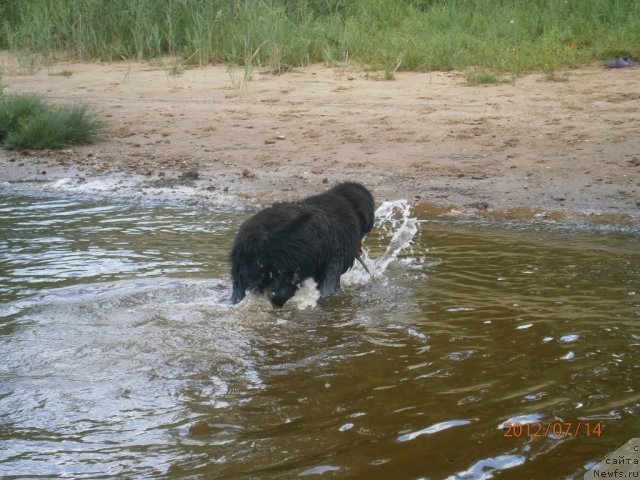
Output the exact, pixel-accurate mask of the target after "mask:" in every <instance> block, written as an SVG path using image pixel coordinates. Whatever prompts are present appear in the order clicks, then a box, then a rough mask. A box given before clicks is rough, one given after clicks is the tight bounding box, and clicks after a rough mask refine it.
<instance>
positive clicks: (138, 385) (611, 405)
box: [0, 197, 640, 479]
mask: <svg viewBox="0 0 640 480" xmlns="http://www.w3.org/2000/svg"><path fill="white" fill-rule="evenodd" d="M245 215H246V214H245V213H241V212H211V211H209V212H208V211H195V210H189V209H184V208H182V209H181V208H168V207H158V206H149V205H147V206H144V205H139V206H128V205H122V204H117V203H108V202H95V201H79V200H68V199H66V200H65V199H44V198H38V199H36V198H28V197H5V198H3V201H2V202H0V225H1V226H2V229H1V230H0V232H1V233H0V255H2V257H3V263H2V266H1V267H0V268H1V269H2V270H1V271H0V282H1V283H2V286H3V288H2V302H3V303H2V307H1V311H0V313H1V314H2V318H1V320H0V322H1V323H0V355H1V356H2V358H3V361H2V364H1V365H0V443H1V445H2V448H1V449H0V475H2V476H11V477H18V478H20V477H29V478H32V477H37V476H52V477H74V478H115V477H135V478H183V477H189V478H292V477H297V476H301V477H303V478H307V477H308V478H317V477H323V478H325V477H326V478H332V477H337V478H399V479H403V478H407V479H416V478H429V479H439V478H459V479H467V478H474V479H479V478H493V477H496V478H582V475H583V473H584V470H585V468H586V467H588V466H589V465H591V464H593V463H594V462H596V461H597V460H599V459H600V458H602V457H603V456H604V455H606V454H607V453H609V452H611V451H612V450H614V449H615V448H616V447H617V446H618V445H620V444H621V443H623V442H625V441H627V440H629V439H630V438H632V437H634V436H638V431H639V427H640V420H639V413H640V392H639V387H640V385H639V380H638V379H639V378H640V375H639V373H640V372H639V365H640V353H639V349H638V345H639V344H640V328H639V327H638V325H639V323H638V322H639V321H640V250H639V249H638V247H637V245H638V235H637V232H636V233H634V232H628V233H610V232H603V231H595V230H594V229H590V228H588V227H584V228H583V227H581V228H578V227H571V228H569V227H566V226H565V225H549V224H541V225H526V226H525V225H517V224H515V223H513V222H511V223H509V224H500V223H487V224H484V225H479V224H467V225H465V224H464V223H461V222H451V221H443V220H438V219H435V218H432V219H428V220H424V221H421V222H419V224H417V226H418V233H417V234H416V235H415V236H414V237H413V243H412V245H411V247H409V248H404V249H401V248H400V247H397V248H391V249H389V250H388V248H387V247H388V246H389V243H390V241H391V237H392V236H393V235H394V234H397V233H402V232H403V231H404V232H405V233H406V232H407V231H408V230H407V229H408V227H407V225H406V224H403V221H406V217H403V216H402V215H399V217H397V218H396V221H395V223H394V222H388V221H387V222H381V223H380V224H379V225H378V226H377V228H376V229H375V230H374V232H373V234H372V235H371V236H370V237H369V238H367V240H366V242H365V247H366V248H367V249H368V254H369V257H370V258H369V259H368V262H369V264H370V266H371V267H372V268H373V270H374V271H375V272H376V278H375V279H374V280H371V279H369V278H367V276H366V275H365V274H364V273H363V272H360V271H357V272H355V273H350V274H348V275H347V276H346V277H345V279H344V282H343V283H344V288H343V290H342V291H341V292H340V293H339V294H338V295H336V296H335V297H333V298H331V299H329V300H327V301H324V302H320V303H319V304H316V302H315V300H314V298H313V296H312V295H311V293H310V292H311V291H312V290H305V291H304V292H302V294H301V295H299V296H297V297H298V298H296V299H295V301H293V302H291V303H290V304H287V306H285V308H284V309H281V310H277V309H272V308H271V307H270V306H269V305H268V303H267V302H266V301H264V299H249V300H248V301H246V302H244V303H243V304H241V305H240V306H238V307H231V306H229V305H228V304H226V303H225V300H226V299H227V298H228V296H229V286H228V273H227V272H228V264H227V259H226V255H227V253H226V252H227V251H228V248H229V245H230V242H231V240H232V237H233V234H234V231H235V228H237V225H238V224H239V222H240V221H241V220H242V218H244V216H245ZM600 230H602V229H600ZM411 233H412V232H409V234H408V236H409V237H411V235H410V234H411ZM385 250H388V251H389V252H390V253H393V254H397V258H394V257H393V256H391V257H389V260H390V263H389V265H388V267H387V268H384V266H383V265H382V262H381V257H382V256H383V254H384V252H385ZM305 304H311V305H314V306H311V307H307V308H303V307H304V305H305ZM505 422H510V423H512V424H517V425H520V428H521V430H517V429H516V428H513V429H505V428H504V424H505ZM578 423H580V428H578ZM569 424H570V427H568V425H569ZM587 424H588V427H587ZM547 425H549V426H550V429H549V431H547V430H546V429H547ZM558 425H560V426H561V428H563V430H562V431H561V432H560V435H556V436H554V435H553V430H554V428H555V429H556V432H558ZM577 428H578V429H577ZM587 428H589V429H590V431H589V436H587V431H586V429H587ZM568 429H570V430H569V431H567V430H568ZM576 429H577V434H576ZM536 434H537V435H536Z"/></svg>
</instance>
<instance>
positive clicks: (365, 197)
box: [329, 182, 374, 235]
mask: <svg viewBox="0 0 640 480" xmlns="http://www.w3.org/2000/svg"><path fill="white" fill-rule="evenodd" d="M329 192H330V193H333V194H334V195H340V196H341V197H343V198H345V199H346V200H347V201H348V202H349V203H350V204H351V205H353V208H354V209H355V211H356V213H357V215H358V219H359V220H360V227H361V228H362V234H363V235H364V234H365V233H369V232H370V231H371V229H372V228H373V222H374V208H373V195H371V192H369V190H367V189H366V187H364V186H363V185H360V184H359V183H356V182H343V183H339V184H338V185H336V186H335V187H332V188H331V189H329Z"/></svg>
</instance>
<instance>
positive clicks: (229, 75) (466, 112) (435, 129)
mask: <svg viewBox="0 0 640 480" xmlns="http://www.w3.org/2000/svg"><path fill="white" fill-rule="evenodd" d="M1 59H2V68H3V72H4V76H3V85H4V91H5V93H18V92H20V93H23V92H25V93H39V94H42V95H45V96H46V97H47V99H49V100H50V101H51V102H54V103H70V102H77V101H82V102H85V103H87V104H89V105H90V106H91V107H92V108H93V109H94V110H95V111H96V112H97V113H98V114H99V115H100V116H101V117H104V118H105V119H106V120H107V121H108V127H107V131H106V134H105V138H104V140H103V141H101V142H100V143H97V144H94V145H89V146H82V147H73V148H71V149H68V150H64V151H59V152H56V151H46V152H22V153H17V152H8V151H4V150H0V181H2V182H8V183H9V184H10V185H12V186H14V187H18V188H21V187H29V188H36V189H41V190H57V191H60V190H63V191H78V192H95V193H107V194H129V195H142V196H156V197H161V198H165V197H166V198H167V199H169V200H170V199H171V198H172V197H176V198H178V197H181V198H190V199H192V200H193V201H195V202H202V203H209V204H217V203H225V204H226V203H238V202H239V203H242V204H252V205H253V204H264V203H269V202H271V201H274V200H282V199H292V198H297V197H300V196H302V195H306V194H308V193H313V192H317V191H320V190H322V189H324V188H325V187H326V186H327V185H330V184H332V183H334V182H336V181H340V180H346V179H349V180H356V181H360V182H362V183H364V184H366V185H367V186H369V187H370V188H371V189H372V190H373V192H374V195H375V196H376V199H377V200H378V201H379V202H381V201H383V200H386V199H397V198H407V199H409V200H411V201H413V202H414V203H416V204H421V205H422V208H423V209H425V210H429V211H434V212H436V213H448V214H465V215H472V216H473V215H483V216H484V215H487V214H493V215H497V216H500V215H513V216H518V215H523V216H527V215H550V216H553V215H556V216H558V215H559V216H562V215H566V214H580V215H585V216H591V217H594V218H595V217H599V216H603V215H604V216H608V217H610V218H615V219H617V220H616V221H620V222H631V223H634V224H638V222H640V220H639V213H638V212H639V211H640V116H639V115H638V112H639V111H640V82H638V75H639V73H640V69H639V68H630V69H619V70H607V69H604V68H602V67H600V66H599V65H596V66H593V67H589V68H584V69H580V70H572V71H568V72H560V73H556V75H555V79H549V78H547V77H545V75H543V74H532V75H527V76H523V77H519V78H517V79H516V80H515V83H502V84H498V85H485V86H469V85H467V84H466V80H465V75H464V73H462V72H433V73H413V72H406V73H397V74H396V79H395V80H392V81H382V80H380V79H379V77H378V76H377V75H376V74H375V73H371V72H366V71H364V70H362V69H360V68H357V67H348V68H332V67H327V66H325V65H312V66H309V67H308V68H304V69H293V70H291V71H289V72H287V73H285V74H282V75H279V76H273V75H269V74H267V73H266V72H264V73H262V72H260V71H259V70H258V69H257V68H256V69H254V71H253V72H252V76H251V79H250V80H249V81H246V82H245V81H244V79H243V71H242V70H238V71H229V70H228V68H227V67H225V66H208V67H204V68H190V69H184V70H181V71H180V73H179V74H178V75H174V74H173V73H174V72H173V68H172V64H171V63H168V61H164V62H152V63H130V62H122V63H109V64H102V63H57V64H53V65H49V66H42V67H39V68H35V69H29V70H28V71H27V70H25V69H24V68H21V67H20V64H19V62H17V60H15V59H12V57H9V56H7V55H4V56H2V57H1ZM62 74H64V75H62Z"/></svg>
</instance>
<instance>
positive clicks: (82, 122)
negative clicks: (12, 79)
mask: <svg viewBox="0 0 640 480" xmlns="http://www.w3.org/2000/svg"><path fill="white" fill-rule="evenodd" d="M102 128H103V122H102V121H100V120H98V119H97V118H96V117H95V116H94V115H93V114H92V113H90V112H89V111H88V109H87V106H86V105H72V106H51V105H48V104H46V103H45V102H44V100H43V99H42V98H40V97H38V96H33V95H6V96H2V97H1V98H0V142H1V144H2V146H3V147H4V148H7V149H10V150H26V149H33V150H43V149H59V148H65V147H68V146H70V145H77V144H84V143H93V142H95V141H96V140H98V138H99V135H100V132H101V130H102Z"/></svg>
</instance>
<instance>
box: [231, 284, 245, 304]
mask: <svg viewBox="0 0 640 480" xmlns="http://www.w3.org/2000/svg"><path fill="white" fill-rule="evenodd" d="M244 296H245V289H244V287H242V286H241V285H240V284H239V283H237V282H233V291H232V293H231V303H232V304H233V305H235V304H236V303H238V302H240V301H242V299H243V298H244Z"/></svg>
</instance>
